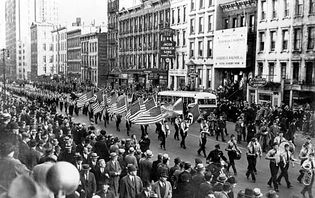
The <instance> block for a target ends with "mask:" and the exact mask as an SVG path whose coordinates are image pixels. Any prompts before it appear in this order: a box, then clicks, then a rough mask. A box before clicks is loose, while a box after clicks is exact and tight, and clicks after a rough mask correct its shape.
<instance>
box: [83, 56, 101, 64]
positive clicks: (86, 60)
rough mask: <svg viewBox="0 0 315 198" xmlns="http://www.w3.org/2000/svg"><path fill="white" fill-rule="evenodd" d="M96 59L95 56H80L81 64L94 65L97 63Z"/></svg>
mask: <svg viewBox="0 0 315 198" xmlns="http://www.w3.org/2000/svg"><path fill="white" fill-rule="evenodd" d="M97 60H98V59H97V56H86V55H82V56H81V63H82V66H89V67H96V66H97V65H98V63H97Z"/></svg>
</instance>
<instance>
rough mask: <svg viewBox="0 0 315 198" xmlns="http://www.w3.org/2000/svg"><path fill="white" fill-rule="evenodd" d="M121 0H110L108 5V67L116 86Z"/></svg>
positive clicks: (111, 79)
mask: <svg viewBox="0 0 315 198" xmlns="http://www.w3.org/2000/svg"><path fill="white" fill-rule="evenodd" d="M118 11H119V0H109V1H108V6H107V16H108V28H107V29H108V34H107V60H108V61H107V67H108V69H109V71H110V73H109V74H108V79H110V80H109V81H110V82H111V85H112V86H114V83H115V81H116V78H117V77H118V75H119V73H120V69H119V68H118V15H117V13H118Z"/></svg>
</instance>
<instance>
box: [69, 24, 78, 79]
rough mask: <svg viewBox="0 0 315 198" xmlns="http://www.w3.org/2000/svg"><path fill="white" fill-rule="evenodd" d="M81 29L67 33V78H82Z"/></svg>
mask: <svg viewBox="0 0 315 198" xmlns="http://www.w3.org/2000/svg"><path fill="white" fill-rule="evenodd" d="M80 37H81V29H80V28H78V29H74V30H71V31H68V32H67V69H68V70H67V76H68V77H69V78H70V79H72V78H73V79H75V78H76V79H80V78H81V40H80Z"/></svg>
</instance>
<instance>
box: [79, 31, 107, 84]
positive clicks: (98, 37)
mask: <svg viewBox="0 0 315 198" xmlns="http://www.w3.org/2000/svg"><path fill="white" fill-rule="evenodd" d="M80 41H81V74H82V80H83V82H88V83H91V84H94V85H96V86H99V87H103V86H104V87H105V86H106V83H107V81H108V73H109V70H108V67H107V58H106V57H107V55H106V50H107V49H106V45H107V44H106V42H107V41H106V33H105V32H103V33H97V32H96V33H88V34H84V35H81V37H80Z"/></svg>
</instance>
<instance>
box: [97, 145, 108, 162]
mask: <svg viewBox="0 0 315 198" xmlns="http://www.w3.org/2000/svg"><path fill="white" fill-rule="evenodd" d="M94 152H95V153H97V155H98V156H100V159H104V160H105V161H106V162H108V161H109V149H108V146H107V144H106V142H105V141H98V142H96V143H95V145H94Z"/></svg>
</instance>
